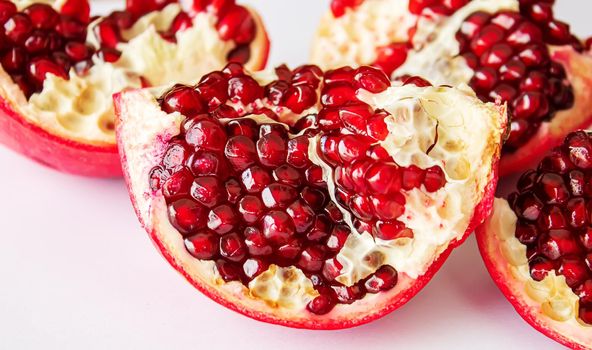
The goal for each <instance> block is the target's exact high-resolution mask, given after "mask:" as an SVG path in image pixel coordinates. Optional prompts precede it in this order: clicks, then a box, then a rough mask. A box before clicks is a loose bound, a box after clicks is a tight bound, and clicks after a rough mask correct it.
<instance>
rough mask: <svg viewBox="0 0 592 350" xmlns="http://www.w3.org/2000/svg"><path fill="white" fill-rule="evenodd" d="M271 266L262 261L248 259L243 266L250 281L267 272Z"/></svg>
mask: <svg viewBox="0 0 592 350" xmlns="http://www.w3.org/2000/svg"><path fill="white" fill-rule="evenodd" d="M268 267H269V265H268V264H267V263H266V262H264V261H263V260H260V259H248V260H247V261H245V262H244V264H243V271H244V272H245V276H247V278H249V279H254V278H256V277H257V276H259V275H260V274H262V273H263V272H265V271H266V270H267V268H268Z"/></svg>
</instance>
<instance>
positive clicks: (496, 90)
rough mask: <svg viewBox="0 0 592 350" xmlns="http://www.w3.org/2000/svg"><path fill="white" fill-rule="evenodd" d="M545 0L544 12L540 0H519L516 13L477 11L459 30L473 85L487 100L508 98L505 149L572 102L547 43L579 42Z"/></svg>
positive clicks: (577, 45)
mask: <svg viewBox="0 0 592 350" xmlns="http://www.w3.org/2000/svg"><path fill="white" fill-rule="evenodd" d="M548 5H549V6H545V9H546V15H545V16H542V15H541V13H540V11H541V4H540V3H538V2H537V3H534V4H527V2H522V3H521V11H520V13H516V12H509V11H502V12H499V13H495V14H488V13H485V12H477V13H474V14H472V15H471V16H469V17H468V18H467V19H466V20H465V23H464V24H463V25H462V27H461V30H460V31H459V33H458V34H457V39H458V41H459V43H460V46H461V55H462V56H463V57H464V58H465V59H466V60H467V63H468V64H469V66H470V67H471V69H473V70H474V71H475V74H474V77H473V79H472V80H471V82H470V85H471V87H472V88H473V89H474V90H475V91H476V92H477V94H478V96H479V97H480V99H481V100H483V101H485V102H506V103H508V107H509V114H510V115H511V117H512V118H513V120H512V123H511V128H510V129H511V130H510V136H509V139H508V140H507V142H506V144H505V145H504V152H514V151H516V150H517V149H519V148H520V147H521V146H522V145H524V144H525V143H526V142H528V140H529V139H530V138H531V137H532V136H533V135H534V134H535V133H536V132H537V130H538V129H539V127H540V126H541V124H542V123H544V122H547V121H549V120H551V119H552V118H553V116H554V115H555V114H556V113H557V112H560V111H562V110H567V109H569V108H571V107H572V106H573V104H574V93H573V90H572V87H571V84H570V83H569V81H568V79H567V75H566V72H565V69H564V68H563V67H562V66H561V65H560V64H558V63H555V62H553V61H552V59H551V53H550V51H549V48H548V45H572V46H574V47H575V48H576V49H581V44H580V43H579V41H578V39H576V38H575V37H574V36H573V35H572V34H571V33H570V31H569V26H567V25H566V24H564V23H563V22H559V21H557V20H555V19H554V18H553V12H552V8H551V6H550V5H551V4H548ZM558 26H560V27H561V28H566V29H567V31H566V32H558V31H557V30H555V28H556V27H558Z"/></svg>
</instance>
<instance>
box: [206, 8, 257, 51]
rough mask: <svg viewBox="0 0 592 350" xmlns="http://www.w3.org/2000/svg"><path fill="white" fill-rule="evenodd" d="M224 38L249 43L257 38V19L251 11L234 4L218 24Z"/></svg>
mask: <svg viewBox="0 0 592 350" xmlns="http://www.w3.org/2000/svg"><path fill="white" fill-rule="evenodd" d="M216 29H217V30H218V33H219V34H220V37H221V38H222V40H234V41H235V42H236V43H237V44H247V43H249V42H251V41H253V39H254V38H255V29H256V25H255V21H254V19H253V17H252V16H251V14H250V13H249V11H248V10H247V9H246V8H244V7H242V6H234V7H233V8H232V9H230V10H229V11H228V12H227V13H226V14H225V15H224V16H223V17H222V18H221V19H220V20H219V21H218V24H217V25H216Z"/></svg>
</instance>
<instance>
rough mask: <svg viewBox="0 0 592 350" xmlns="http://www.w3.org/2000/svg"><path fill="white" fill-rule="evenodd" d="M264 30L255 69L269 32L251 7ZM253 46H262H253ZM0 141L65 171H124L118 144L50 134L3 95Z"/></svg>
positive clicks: (260, 63)
mask: <svg viewBox="0 0 592 350" xmlns="http://www.w3.org/2000/svg"><path fill="white" fill-rule="evenodd" d="M252 14H253V16H255V18H256V20H257V21H258V23H259V26H258V29H259V30H263V31H264V33H265V41H264V43H263V45H262V47H261V48H260V50H263V51H262V52H263V53H264V54H263V55H261V60H259V61H258V62H254V63H253V70H258V69H263V68H264V67H265V65H266V64H267V59H268V57H269V46H270V41H269V36H268V35H267V33H266V32H265V27H264V26H263V22H262V21H261V19H260V17H259V16H258V14H257V13H255V12H254V11H252ZM253 49H259V48H255V47H253ZM0 143H2V144H4V145H6V146H7V147H8V148H10V149H12V150H13V151H15V152H18V153H21V154H23V155H25V156H27V157H29V158H31V159H33V160H35V161H36V162H38V163H40V164H42V165H45V166H48V167H50V168H53V169H56V170H58V171H61V172H64V173H70V174H74V175H81V176H87V177H97V178H115V177H121V176H122V175H123V173H122V171H121V163H120V159H119V156H118V154H117V145H110V144H103V145H89V144H84V143H80V142H77V141H74V140H69V139H65V138H63V137H60V136H58V135H54V134H51V133H50V132H48V131H47V130H45V129H43V128H41V127H39V126H38V125H35V124H33V123H31V122H29V121H27V120H26V119H25V118H23V116H22V115H20V114H19V113H17V112H16V111H15V110H14V109H13V108H12V106H11V105H10V103H9V102H8V101H6V100H5V99H3V98H2V97H0Z"/></svg>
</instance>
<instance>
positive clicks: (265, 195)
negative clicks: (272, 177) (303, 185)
mask: <svg viewBox="0 0 592 350" xmlns="http://www.w3.org/2000/svg"><path fill="white" fill-rule="evenodd" d="M297 196H298V193H297V192H296V190H295V189H294V188H293V187H292V186H288V185H284V184H279V183H274V184H271V185H269V186H267V187H265V188H264V189H263V191H262V192H261V198H262V199H263V203H264V204H265V206H266V207H268V208H286V207H287V206H288V205H289V204H290V203H292V202H293V201H294V200H295V199H296V198H297Z"/></svg>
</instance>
